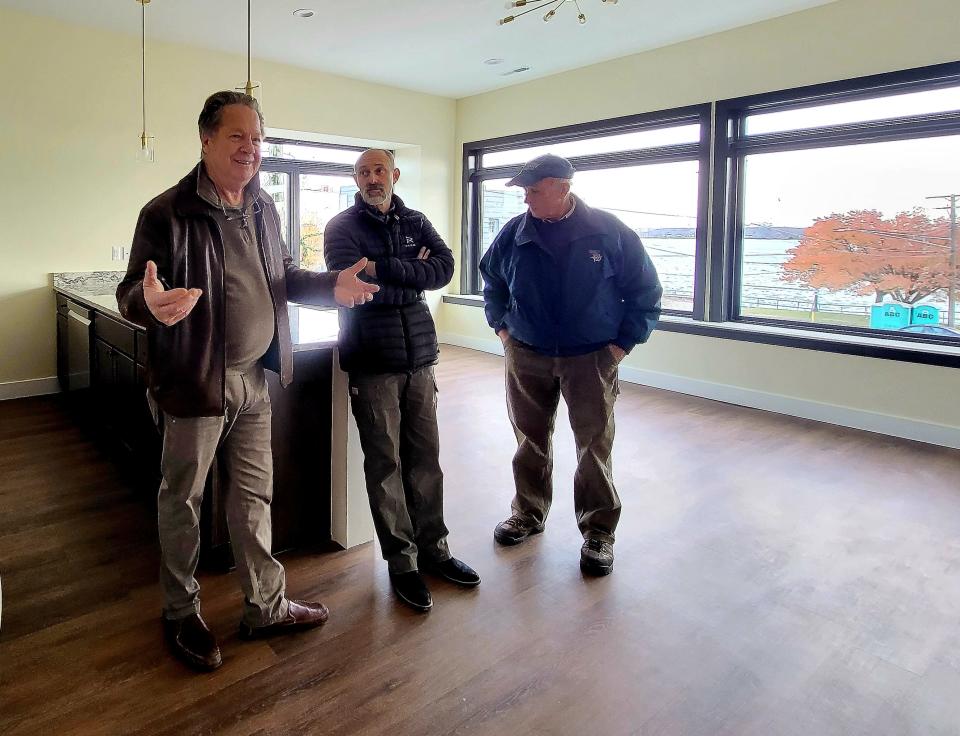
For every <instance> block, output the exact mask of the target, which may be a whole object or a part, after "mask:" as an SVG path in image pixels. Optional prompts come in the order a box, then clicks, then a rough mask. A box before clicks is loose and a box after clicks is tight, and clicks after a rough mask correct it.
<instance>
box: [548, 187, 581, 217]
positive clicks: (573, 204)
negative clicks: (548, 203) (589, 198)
mask: <svg viewBox="0 0 960 736" xmlns="http://www.w3.org/2000/svg"><path fill="white" fill-rule="evenodd" d="M575 209H577V198H576V197H575V196H574V195H572V194H571V195H570V209H568V210H567V213H566V214H565V215H563V217H554V218H547V217H544V218H543V222H548V223H554V222H562V221H563V220H566V219H567V218H569V217H570V216H571V215H572V214H573V211H574V210H575Z"/></svg>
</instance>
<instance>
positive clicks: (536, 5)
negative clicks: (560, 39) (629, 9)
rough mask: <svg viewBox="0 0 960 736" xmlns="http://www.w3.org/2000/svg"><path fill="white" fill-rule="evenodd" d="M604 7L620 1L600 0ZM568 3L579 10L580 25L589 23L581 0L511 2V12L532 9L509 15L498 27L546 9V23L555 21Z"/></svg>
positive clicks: (509, 4) (508, 4)
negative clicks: (558, 13) (554, 17)
mask: <svg viewBox="0 0 960 736" xmlns="http://www.w3.org/2000/svg"><path fill="white" fill-rule="evenodd" d="M600 2H602V3H603V4H604V5H616V4H617V2H618V0H600ZM566 3H573V4H574V5H575V6H576V8H577V20H578V21H579V22H580V25H583V24H584V23H586V22H587V16H586V15H584V13H583V11H582V10H581V9H580V0H509V1H508V2H507V9H508V10H511V9H513V8H522V7H525V6H527V5H530V6H532V7H529V8H527V9H526V10H524V11H522V12H519V13H516V14H515V15H508V16H506V17H504V18H501V19H500V20H498V21H497V25H501V26H502V25H505V24H507V23H510V22H511V21H514V20H516V19H517V18H519V17H520V16H521V15H526V14H527V13H532V12H533V11H535V10H543V9H544V8H549V10H547V12H546V13H544V14H543V20H544V21H551V20H553V16H555V15H556V14H557V11H558V10H560V8H562V7H563V6H564V5H565V4H566Z"/></svg>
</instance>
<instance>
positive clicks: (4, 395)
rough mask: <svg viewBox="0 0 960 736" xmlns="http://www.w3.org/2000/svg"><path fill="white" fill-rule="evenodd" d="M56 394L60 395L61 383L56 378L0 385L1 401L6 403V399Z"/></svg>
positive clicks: (33, 379) (8, 382)
mask: <svg viewBox="0 0 960 736" xmlns="http://www.w3.org/2000/svg"><path fill="white" fill-rule="evenodd" d="M56 393H60V382H59V381H58V380H57V377H56V376H51V377H49V378H31V379H29V380H27V381H7V382H6V383H0V401H5V400H6V399H25V398H26V397H28V396H43V395H44V394H56Z"/></svg>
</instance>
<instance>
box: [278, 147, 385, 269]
mask: <svg viewBox="0 0 960 736" xmlns="http://www.w3.org/2000/svg"><path fill="white" fill-rule="evenodd" d="M274 144H279V145H294V146H310V147H313V148H326V149H331V148H332V149H336V150H340V151H355V152H356V154H357V157H358V158H359V156H360V154H361V153H363V152H364V151H366V150H367V149H366V147H364V146H349V145H345V144H340V143H336V144H335V143H319V142H317V141H301V140H295V139H292V138H278V137H274V136H268V137H267V138H265V139H264V146H268V145H274ZM259 173H262V174H271V173H280V174H287V241H288V242H287V249H288V250H289V252H290V255H291V257H292V258H293V262H294V263H295V264H296V265H298V266H299V265H300V176H301V175H302V174H326V175H334V176H349V177H351V178H352V177H353V166H352V165H350V164H337V163H333V162H330V161H305V160H303V159H291V158H275V157H269V156H264V157H263V158H261V160H260V172H259Z"/></svg>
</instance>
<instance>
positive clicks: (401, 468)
mask: <svg viewBox="0 0 960 736" xmlns="http://www.w3.org/2000/svg"><path fill="white" fill-rule="evenodd" d="M350 406H351V409H352V410H353V416H354V418H355V419H356V420H357V429H358V430H359V431H360V447H361V449H362V450H363V472H364V476H365V478H366V482H367V496H368V497H369V499H370V511H371V513H372V514H373V525H374V528H375V529H376V531H377V539H379V541H380V547H381V549H382V551H383V559H385V560H386V561H387V567H388V568H389V570H390V572H391V573H393V574H395V575H396V574H400V573H405V572H410V571H412V570H417V569H418V566H417V559H418V556H419V557H420V558H421V559H423V560H427V561H431V562H442V561H444V560H446V559H449V557H450V550H449V549H448V547H447V527H446V526H445V525H444V523H443V471H441V470H440V433H439V430H438V428H437V383H436V380H435V378H434V375H433V366H428V367H426V368H421V369H420V370H419V371H416V372H414V373H386V374H381V375H363V374H359V373H351V374H350Z"/></svg>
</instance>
